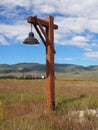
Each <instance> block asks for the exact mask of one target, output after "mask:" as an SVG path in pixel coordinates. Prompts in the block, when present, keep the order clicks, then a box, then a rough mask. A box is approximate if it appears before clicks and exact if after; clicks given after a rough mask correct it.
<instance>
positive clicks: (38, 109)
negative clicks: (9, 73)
mask: <svg viewBox="0 0 98 130" xmlns="http://www.w3.org/2000/svg"><path fill="white" fill-rule="evenodd" d="M55 91H56V109H55V111H53V112H51V113H45V102H46V101H45V97H46V95H45V94H46V81H45V80H0V130H98V118H97V117H96V116H93V115H91V116H88V115H86V116H85V117H84V119H83V120H81V119H80V118H79V116H78V115H77V114H73V115H70V114H69V112H71V111H73V110H74V111H76V110H84V109H89V108H93V109H97V108H98V82H97V81H84V80H83V81H74V80H56V81H55Z"/></svg>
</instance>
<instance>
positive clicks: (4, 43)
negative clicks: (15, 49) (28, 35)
mask: <svg viewBox="0 0 98 130" xmlns="http://www.w3.org/2000/svg"><path fill="white" fill-rule="evenodd" d="M0 44H3V45H9V43H8V42H7V40H6V39H5V38H4V37H3V36H2V35H0Z"/></svg>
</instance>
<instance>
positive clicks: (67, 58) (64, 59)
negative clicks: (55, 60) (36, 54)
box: [59, 57, 74, 61]
mask: <svg viewBox="0 0 98 130" xmlns="http://www.w3.org/2000/svg"><path fill="white" fill-rule="evenodd" d="M59 60H60V61H72V60H74V58H72V57H66V58H59Z"/></svg>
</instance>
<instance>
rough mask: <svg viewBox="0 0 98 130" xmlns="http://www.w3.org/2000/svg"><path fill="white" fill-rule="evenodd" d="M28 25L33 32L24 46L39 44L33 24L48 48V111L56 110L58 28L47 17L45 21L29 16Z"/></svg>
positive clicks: (50, 18) (49, 17)
mask: <svg viewBox="0 0 98 130" xmlns="http://www.w3.org/2000/svg"><path fill="white" fill-rule="evenodd" d="M27 22H28V23H31V32H30V33H29V37H28V38H26V39H25V40H24V42H23V43H24V44H30V45H33V44H38V40H37V39H36V38H34V34H33V32H32V24H33V26H34V27H35V29H36V31H37V33H38V35H39V36H40V38H41V40H42V41H43V43H44V45H45V48H46V109H47V110H49V111H50V110H54V109H55V82H54V78H55V76H54V54H55V50H54V29H58V26H57V25H55V24H54V18H53V17H52V16H47V17H46V19H45V20H41V19H39V18H37V16H34V17H32V16H29V17H28V19H27Z"/></svg>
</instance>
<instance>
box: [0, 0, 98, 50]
mask: <svg viewBox="0 0 98 130" xmlns="http://www.w3.org/2000/svg"><path fill="white" fill-rule="evenodd" d="M0 5H2V7H4V8H5V9H3V10H2V11H1V15H2V16H4V17H6V18H8V19H7V20H9V21H10V18H11V17H13V21H14V22H15V24H14V25H13V24H12V25H11V24H10V25H8V24H1V25H0V29H1V30H0V32H1V33H2V34H3V35H5V36H7V37H9V38H16V40H20V41H21V40H22V39H24V38H25V36H26V35H27V33H28V31H29V30H28V29H27V28H28V26H27V24H24V23H22V24H20V23H19V24H18V23H17V21H18V20H20V21H21V20H22V18H24V17H26V16H25V13H27V12H28V11H30V13H31V15H36V14H37V15H40V16H43V15H44V14H47V15H51V14H53V15H54V14H59V15H61V16H59V15H57V16H56V17H55V23H56V24H58V26H59V29H58V30H56V31H55V43H58V44H61V45H73V46H77V47H81V48H83V49H86V50H87V49H88V50H90V49H91V47H92V45H89V42H90V38H88V37H87V36H81V33H85V30H88V31H90V32H91V33H98V9H97V7H98V0H87V1H85V0H79V1H77V0H66V1H65V0H56V1H55V0H52V1H51V0H47V1H46V0H43V1H41V0H36V1H34V0H33V1H31V0H27V1H25V2H24V0H0ZM16 6H20V7H23V8H24V9H25V12H21V11H22V10H19V9H16V8H15V7H16ZM20 13H21V14H22V15H21V16H20ZM19 18H20V19H19ZM16 19H17V21H15V20H16ZM13 21H10V23H11V22H12V23H13ZM25 23H26V21H25ZM27 30H28V31H27ZM77 34H78V36H77ZM68 37H69V39H68ZM92 44H93V43H92ZM95 44H96V43H95Z"/></svg>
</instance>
